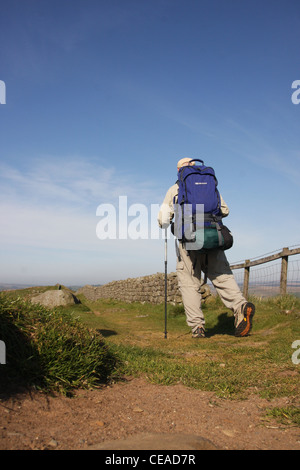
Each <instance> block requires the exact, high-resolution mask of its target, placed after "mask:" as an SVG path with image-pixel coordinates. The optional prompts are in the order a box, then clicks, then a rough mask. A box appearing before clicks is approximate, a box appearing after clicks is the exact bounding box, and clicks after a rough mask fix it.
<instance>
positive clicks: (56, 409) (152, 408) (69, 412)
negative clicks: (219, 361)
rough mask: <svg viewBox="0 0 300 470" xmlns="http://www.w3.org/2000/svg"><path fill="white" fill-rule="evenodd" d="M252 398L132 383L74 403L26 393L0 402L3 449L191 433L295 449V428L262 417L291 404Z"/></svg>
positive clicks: (234, 443) (241, 444)
mask: <svg viewBox="0 0 300 470" xmlns="http://www.w3.org/2000/svg"><path fill="white" fill-rule="evenodd" d="M288 404H289V402H288V401H287V399H281V400H277V401H272V402H268V401H267V400H263V399H260V398H258V397H257V396H255V395H253V396H251V397H249V398H248V399H246V400H243V401H230V400H223V399H220V398H216V397H215V395H214V394H213V393H208V392H201V391H198V390H193V389H189V388H186V387H184V386H182V385H175V386H160V385H153V384H150V383H149V382H147V381H146V380H144V379H132V380H128V381H126V382H125V383H118V384H114V385H112V386H109V387H104V388H103V389H99V390H92V391H80V392H78V393H77V394H76V396H75V397H74V398H65V397H61V396H56V397H49V396H45V395H42V394H34V395H30V394H26V395H23V396H21V397H17V398H16V397H14V398H10V399H9V400H7V401H4V400H1V401H0V449H1V450H4V449H25V450H26V449H54V450H55V449H56V450H60V449H70V450H73V449H78V450H80V449H88V448H89V447H90V446H95V445H96V444H99V443H105V442H106V441H111V440H115V439H124V438H126V437H129V436H134V435H138V434H141V433H149V432H150V433H153V432H157V433H167V434H179V433H180V434H190V435H191V434H192V435H195V436H199V437H203V438H206V439H209V440H210V441H211V442H212V443H213V444H214V445H215V446H216V447H217V448H220V449H241V450H242V449H262V450H275V449H284V450H296V449H300V429H299V428H298V427H290V426H289V427H286V426H283V425H280V424H278V423H277V422H276V421H274V420H269V419H266V417H265V410H266V409H267V408H272V407H274V406H288Z"/></svg>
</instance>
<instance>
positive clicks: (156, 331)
mask: <svg viewBox="0 0 300 470" xmlns="http://www.w3.org/2000/svg"><path fill="white" fill-rule="evenodd" d="M43 290H44V288H43ZM29 294H30V290H28V289H25V290H24V291H22V292H18V295H22V296H25V297H26V296H28V295H29ZM6 295H7V296H8V297H13V296H14V295H16V294H15V293H10V294H6ZM80 300H81V302H82V303H81V304H78V305H74V306H72V307H68V308H64V309H61V311H63V312H65V313H66V314H68V315H71V316H72V318H79V319H80V320H81V322H82V323H83V324H84V325H86V326H87V327H88V328H89V329H92V331H94V332H95V333H97V334H100V336H101V337H102V338H104V341H105V343H106V345H107V347H108V349H109V351H110V353H111V354H112V355H113V356H114V357H116V356H117V357H118V358H119V359H120V361H119V362H118V365H117V366H116V363H115V366H116V367H115V369H114V373H113V375H114V376H115V377H116V378H117V377H118V376H120V375H122V374H127V375H141V374H142V375H144V376H146V377H147V378H148V380H150V381H152V382H154V383H159V384H169V385H171V384H175V383H182V384H184V385H186V386H190V387H195V388H198V389H202V390H209V391H214V392H215V393H217V394H218V395H219V396H221V397H224V398H232V399H233V398H247V397H248V396H249V394H251V393H258V394H259V395H260V396H262V397H265V398H268V399H272V398H274V397H282V396H284V397H289V399H290V402H291V407H290V408H289V409H285V410H284V412H283V411H282V410H279V411H278V410H277V411H276V413H277V414H278V415H280V413H281V411H282V413H283V415H284V416H293V421H294V422H297V420H298V421H299V408H297V397H299V370H300V365H299V364H294V363H293V362H292V354H293V353H295V350H294V349H292V343H293V342H294V341H296V340H300V300H299V299H296V298H293V297H290V296H287V297H285V298H274V299H269V300H259V299H252V300H254V301H255V303H256V315H255V322H254V327H253V330H252V332H251V335H250V336H248V337H246V338H236V337H235V336H234V334H233V333H234V330H233V316H232V313H231V312H230V311H229V310H228V309H226V308H225V307H224V306H223V305H222V304H221V303H220V301H219V299H216V300H214V301H213V302H212V303H209V304H207V305H206V306H205V307H204V311H205V317H206V330H207V338H205V339H200V340H197V339H192V338H191V335H190V331H189V328H188V327H187V325H186V323H185V316H184V313H183V310H182V308H180V307H179V308H178V307H177V308H174V307H172V306H168V338H167V339H165V338H164V306H163V305H158V306H154V305H151V304H140V303H132V304H126V303H123V302H119V301H114V300H104V299H102V300H99V301H97V302H89V301H88V300H87V299H86V298H84V297H80ZM0 339H2V338H1V337H0ZM77 353H78V351H77ZM299 355H300V354H299Z"/></svg>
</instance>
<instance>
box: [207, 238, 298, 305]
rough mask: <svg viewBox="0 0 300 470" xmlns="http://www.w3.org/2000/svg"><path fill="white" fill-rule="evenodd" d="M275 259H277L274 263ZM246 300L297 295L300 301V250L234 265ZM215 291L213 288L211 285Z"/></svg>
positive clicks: (284, 250)
mask: <svg viewBox="0 0 300 470" xmlns="http://www.w3.org/2000/svg"><path fill="white" fill-rule="evenodd" d="M274 258H275V259H274ZM231 268H232V272H233V274H234V277H235V280H236V281H237V284H238V285H239V287H240V289H241V290H242V291H243V292H244V295H245V296H248V295H256V296H259V297H272V296H275V295H280V294H293V295H295V296H297V297H300V248H299V246H298V245H297V248H295V246H294V247H292V249H288V248H285V249H282V250H281V251H279V252H272V253H267V254H265V255H263V256H262V257H259V258H252V259H251V260H244V261H239V262H236V263H232V264H231ZM210 287H211V289H212V290H214V288H213V286H212V285H210Z"/></svg>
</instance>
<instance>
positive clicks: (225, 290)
mask: <svg viewBox="0 0 300 470" xmlns="http://www.w3.org/2000/svg"><path fill="white" fill-rule="evenodd" d="M179 254H180V258H181V259H180V260H179V259H177V266H176V271H177V278H178V285H179V289H180V292H181V296H182V301H183V305H184V310H185V315H186V322H187V324H188V326H189V327H191V329H192V331H193V332H194V331H195V330H196V328H197V327H198V326H203V327H204V325H205V319H204V315H203V312H202V309H201V294H200V287H201V284H203V280H202V279H201V271H202V272H203V271H204V270H205V263H206V259H207V277H208V279H209V280H210V281H211V282H212V284H213V286H214V287H215V289H216V291H217V293H218V294H219V296H220V297H221V299H222V301H223V303H224V305H225V306H226V307H227V308H229V309H231V310H232V311H233V313H234V315H235V317H237V315H239V314H240V313H241V307H242V305H243V304H245V303H246V302H247V301H246V299H245V298H244V297H243V295H242V293H241V291H240V289H239V287H238V285H237V283H236V281H235V279H234V276H233V274H232V271H231V269H230V266H229V263H228V261H227V258H226V255H225V253H224V251H223V250H212V251H211V252H210V253H209V254H208V255H205V254H201V253H199V252H197V251H189V252H187V251H186V250H185V248H184V247H183V246H182V244H181V243H179ZM206 256H207V258H206Z"/></svg>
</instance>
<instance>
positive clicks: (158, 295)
mask: <svg viewBox="0 0 300 470" xmlns="http://www.w3.org/2000/svg"><path fill="white" fill-rule="evenodd" d="M201 293H202V296H203V298H204V297H207V295H209V294H210V292H209V288H208V286H207V285H205V286H202V288H201ZM76 294H77V295H78V294H83V295H84V296H85V297H86V298H87V299H89V300H92V301H95V300H97V299H100V298H102V299H116V300H122V301H124V302H150V303H152V304H160V303H163V302H164V300H165V275H164V274H162V273H157V274H152V275H150V276H143V277H137V278H129V279H125V280H122V281H113V282H110V283H108V284H105V285H103V286H97V287H96V286H89V285H87V286H84V287H82V288H80V289H79V290H78V291H77V292H76ZM167 301H168V303H170V304H173V305H177V304H181V303H182V298H181V294H180V291H179V287H178V283H177V275H176V273H170V274H168V276H167Z"/></svg>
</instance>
